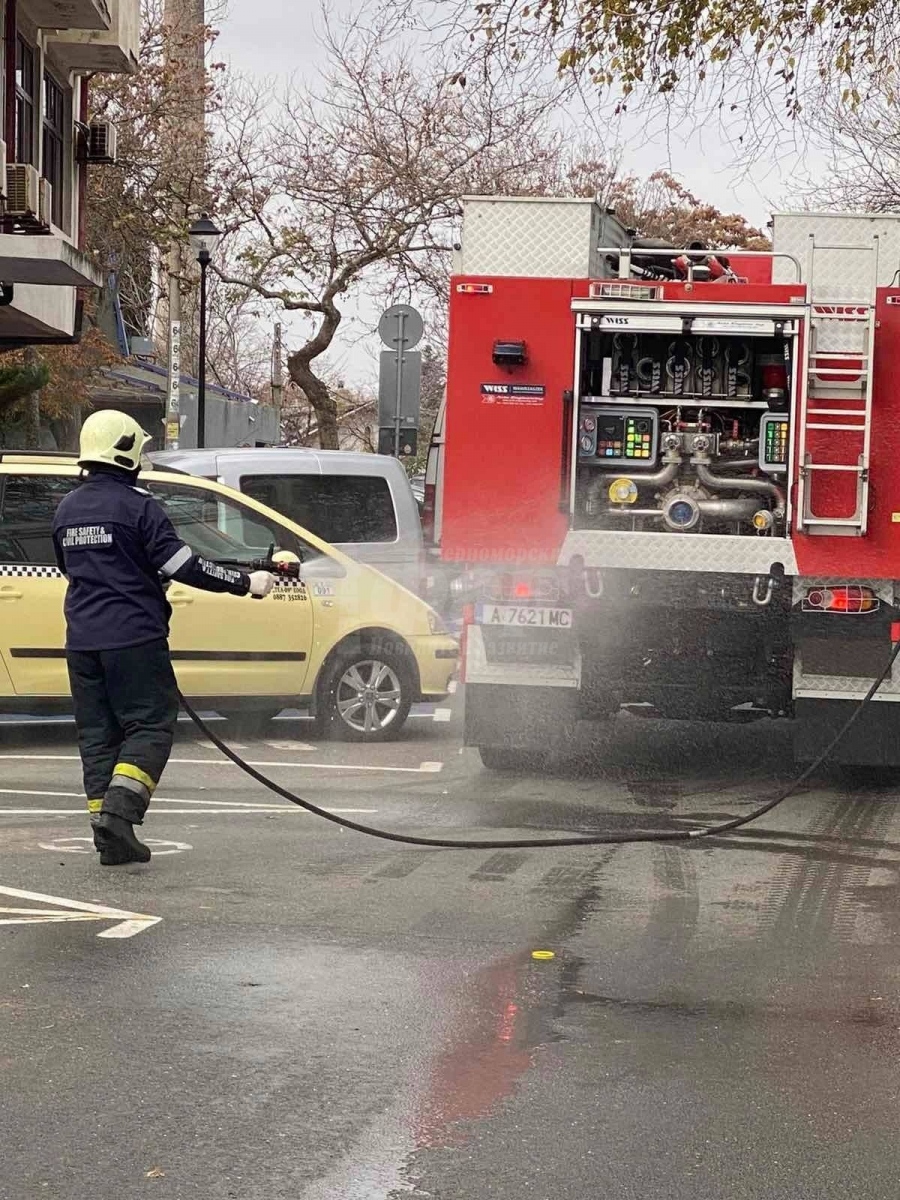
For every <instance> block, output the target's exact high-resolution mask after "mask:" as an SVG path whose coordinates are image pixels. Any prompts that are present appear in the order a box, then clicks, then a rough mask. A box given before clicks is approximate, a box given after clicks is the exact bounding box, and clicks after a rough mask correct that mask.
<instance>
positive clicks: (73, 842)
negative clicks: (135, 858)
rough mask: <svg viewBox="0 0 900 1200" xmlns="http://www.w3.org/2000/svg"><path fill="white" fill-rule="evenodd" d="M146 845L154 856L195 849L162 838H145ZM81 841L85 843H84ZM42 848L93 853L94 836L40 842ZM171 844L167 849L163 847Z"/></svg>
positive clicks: (59, 851) (74, 852)
mask: <svg viewBox="0 0 900 1200" xmlns="http://www.w3.org/2000/svg"><path fill="white" fill-rule="evenodd" d="M144 842H145V844H146V845H148V846H149V847H150V849H151V850H152V851H153V855H154V857H158V856H159V855H160V854H180V853H181V852H182V850H193V848H194V847H193V846H192V845H191V844H190V842H170V841H165V840H163V839H162V838H144ZM81 843H84V845H82V844H81ZM38 845H39V846H40V848H41V849H42V850H52V851H53V852H54V853H55V854H91V853H93V852H94V839H93V837H67V838H59V840H58V841H55V842H38ZM165 846H169V847H171V848H170V849H168V850H166V849H163V848H162V847H165Z"/></svg>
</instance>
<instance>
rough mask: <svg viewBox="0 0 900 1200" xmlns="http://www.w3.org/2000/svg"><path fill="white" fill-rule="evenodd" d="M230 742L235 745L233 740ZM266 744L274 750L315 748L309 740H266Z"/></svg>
mask: <svg viewBox="0 0 900 1200" xmlns="http://www.w3.org/2000/svg"><path fill="white" fill-rule="evenodd" d="M228 744H229V746H231V747H232V748H233V747H234V743H233V742H229V743H228ZM266 745H267V746H268V747H269V748H270V749H272V750H294V751H299V750H315V746H311V745H310V744H309V742H266Z"/></svg>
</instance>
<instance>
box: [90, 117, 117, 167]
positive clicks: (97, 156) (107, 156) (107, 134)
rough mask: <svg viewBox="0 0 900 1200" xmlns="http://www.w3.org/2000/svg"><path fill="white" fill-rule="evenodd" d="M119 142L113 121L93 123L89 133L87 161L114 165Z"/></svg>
mask: <svg viewBox="0 0 900 1200" xmlns="http://www.w3.org/2000/svg"><path fill="white" fill-rule="evenodd" d="M117 140H118V139H117V135H116V127H115V125H114V124H113V123H112V121H92V122H91V123H90V125H89V126H88V131H87V147H86V154H85V161H86V162H89V163H109V164H110V165H112V164H113V163H114V162H115V161H116V142H117Z"/></svg>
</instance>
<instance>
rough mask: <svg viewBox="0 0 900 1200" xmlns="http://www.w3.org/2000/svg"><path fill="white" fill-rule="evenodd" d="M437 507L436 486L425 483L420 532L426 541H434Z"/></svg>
mask: <svg viewBox="0 0 900 1200" xmlns="http://www.w3.org/2000/svg"><path fill="white" fill-rule="evenodd" d="M436 508H437V487H436V486H435V484H433V483H426V484H425V500H424V502H423V504H422V532H423V533H424V535H425V541H426V542H433V541H434V518H435V510H436Z"/></svg>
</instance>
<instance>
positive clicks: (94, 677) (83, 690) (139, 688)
mask: <svg viewBox="0 0 900 1200" xmlns="http://www.w3.org/2000/svg"><path fill="white" fill-rule="evenodd" d="M66 659H67V661H68V667H69V681H70V684H71V689H72V699H73V701H74V705H75V722H76V724H77V726H78V743H79V749H80V751H81V761H82V768H83V771H84V791H85V795H86V796H87V798H88V811H89V812H90V814H91V823H92V824H93V825H96V823H97V821H98V820H99V816H100V813H101V812H104V813H112V814H114V815H115V816H117V817H123V818H124V819H125V820H126V821H130V822H131V823H132V824H134V825H140V824H141V823H142V822H143V819H144V813H145V812H146V811H147V805H148V804H149V803H150V797H151V796H152V795H153V791H154V789H155V787H156V785H157V783H159V779H160V776H161V775H162V773H163V770H164V769H165V766H166V763H167V762H168V759H169V755H170V754H171V752H172V742H173V739H174V736H175V725H176V722H177V720H178V687H177V684H176V682H175V673H174V671H173V670H172V663H171V660H170V658H169V648H168V644H167V642H166V639H165V638H159V639H157V640H156V641H152V642H146V643H145V644H144V645H142V646H128V647H126V648H125V649H122V650H69V651H67V652H66Z"/></svg>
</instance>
